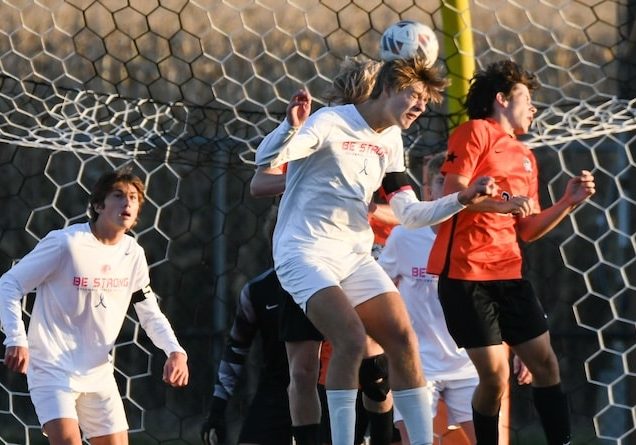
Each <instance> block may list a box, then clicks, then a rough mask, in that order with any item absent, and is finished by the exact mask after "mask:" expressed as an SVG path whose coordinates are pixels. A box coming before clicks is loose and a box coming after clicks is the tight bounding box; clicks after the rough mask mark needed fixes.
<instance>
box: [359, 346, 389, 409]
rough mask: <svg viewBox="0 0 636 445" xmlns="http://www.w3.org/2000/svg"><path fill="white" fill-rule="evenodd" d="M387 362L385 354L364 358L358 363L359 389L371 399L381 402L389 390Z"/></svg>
mask: <svg viewBox="0 0 636 445" xmlns="http://www.w3.org/2000/svg"><path fill="white" fill-rule="evenodd" d="M388 377H389V363H388V360H387V358H386V355H385V354H380V355H374V356H373V357H369V358H365V359H364V360H362V363H361V365H360V373H359V380H360V389H361V390H362V392H363V393H364V394H365V395H366V396H367V397H368V398H369V399H371V400H373V401H375V402H382V401H384V400H386V395H387V394H388V392H389V389H390V388H389V378H388Z"/></svg>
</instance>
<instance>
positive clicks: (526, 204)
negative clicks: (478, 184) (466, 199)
mask: <svg viewBox="0 0 636 445" xmlns="http://www.w3.org/2000/svg"><path fill="white" fill-rule="evenodd" d="M469 181H470V179H469V178H467V177H466V176H461V175H457V174H452V173H449V174H447V175H446V176H445V177H444V191H443V194H444V195H450V194H451V193H456V192H462V191H464V190H467V189H468V185H469ZM491 196H493V195H491ZM468 210H470V211H473V212H493V213H512V214H515V215H522V216H527V215H529V214H530V212H531V210H532V202H531V200H530V199H529V198H527V197H525V196H515V197H513V198H511V199H510V200H508V201H502V200H498V199H492V198H489V197H486V196H484V197H483V199H481V200H480V201H473V203H472V204H470V206H469V207H468Z"/></svg>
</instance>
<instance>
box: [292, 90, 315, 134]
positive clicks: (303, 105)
mask: <svg viewBox="0 0 636 445" xmlns="http://www.w3.org/2000/svg"><path fill="white" fill-rule="evenodd" d="M311 100H312V99H311V94H309V91H307V90H305V89H301V90H298V91H297V92H296V94H294V95H293V96H292V98H291V100H290V101H289V104H288V105H287V122H288V123H289V125H291V126H292V127H300V126H301V125H302V124H303V122H305V121H306V120H307V118H308V117H309V114H310V113H311Z"/></svg>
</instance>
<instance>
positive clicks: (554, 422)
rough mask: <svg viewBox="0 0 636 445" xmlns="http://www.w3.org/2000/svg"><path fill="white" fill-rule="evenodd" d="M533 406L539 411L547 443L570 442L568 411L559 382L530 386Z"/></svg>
mask: <svg viewBox="0 0 636 445" xmlns="http://www.w3.org/2000/svg"><path fill="white" fill-rule="evenodd" d="M532 393H533V395H534V406H535V408H536V409H537V412H538V413H539V418H540V419H541V425H543V431H545V435H546V437H547V439H548V444H549V445H563V444H569V443H570V412H569V410H568V401H567V399H566V397H565V394H563V390H562V389H561V384H560V383H557V384H556V385H553V386H546V387H543V388H532Z"/></svg>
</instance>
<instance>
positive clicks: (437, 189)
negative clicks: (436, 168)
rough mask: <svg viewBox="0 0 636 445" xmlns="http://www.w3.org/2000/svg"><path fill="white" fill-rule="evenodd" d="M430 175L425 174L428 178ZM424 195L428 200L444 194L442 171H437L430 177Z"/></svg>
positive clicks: (425, 185) (424, 188)
mask: <svg viewBox="0 0 636 445" xmlns="http://www.w3.org/2000/svg"><path fill="white" fill-rule="evenodd" d="M427 176H428V175H425V176H424V177H425V178H426V177H427ZM422 189H423V195H424V199H425V200H426V201H433V200H435V199H439V198H441V197H442V196H444V194H443V193H442V191H443V189H444V176H443V175H442V174H441V173H437V174H436V175H433V177H432V178H430V183H427V184H424V187H422Z"/></svg>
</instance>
